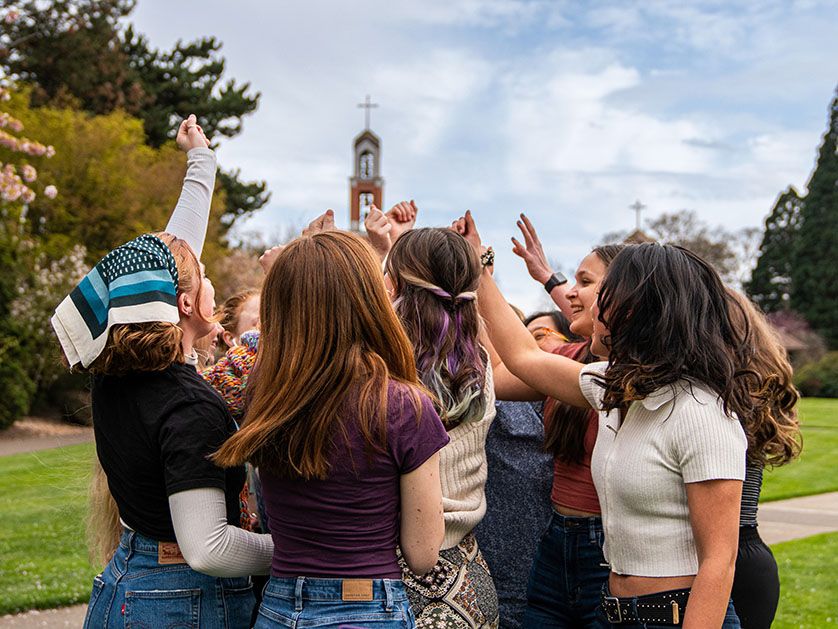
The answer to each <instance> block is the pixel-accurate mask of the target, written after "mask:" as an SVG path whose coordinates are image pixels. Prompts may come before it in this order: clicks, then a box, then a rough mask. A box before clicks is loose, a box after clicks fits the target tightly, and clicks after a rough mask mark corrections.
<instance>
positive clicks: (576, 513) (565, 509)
mask: <svg viewBox="0 0 838 629" xmlns="http://www.w3.org/2000/svg"><path fill="white" fill-rule="evenodd" d="M553 509H555V510H556V512H558V513H561V514H562V515H569V516H571V517H577V518H579V517H581V518H589V517H597V518H598V517H600V515H601V514H600V513H591V512H590V511H580V510H579V509H571V508H570V507H563V506H562V505H560V504H556V503H555V502H554V503H553Z"/></svg>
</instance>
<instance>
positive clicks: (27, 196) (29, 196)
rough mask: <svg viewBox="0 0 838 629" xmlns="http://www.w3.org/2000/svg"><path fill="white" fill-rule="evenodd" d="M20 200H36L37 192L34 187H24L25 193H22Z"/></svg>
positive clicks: (27, 201) (29, 201) (28, 201)
mask: <svg viewBox="0 0 838 629" xmlns="http://www.w3.org/2000/svg"><path fill="white" fill-rule="evenodd" d="M20 200H21V201H23V202H24V203H32V201H34V200H35V192H34V191H33V190H32V188H27V187H24V189H23V193H22V194H21V195H20Z"/></svg>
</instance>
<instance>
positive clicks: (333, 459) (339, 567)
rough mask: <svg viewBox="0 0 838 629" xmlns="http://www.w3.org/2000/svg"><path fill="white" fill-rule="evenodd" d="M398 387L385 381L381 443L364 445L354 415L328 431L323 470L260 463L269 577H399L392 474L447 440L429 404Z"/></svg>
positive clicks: (397, 498)
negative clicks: (296, 473)
mask: <svg viewBox="0 0 838 629" xmlns="http://www.w3.org/2000/svg"><path fill="white" fill-rule="evenodd" d="M404 389H406V387H405V386H404V385H398V384H397V383H395V382H393V381H390V383H389V388H388V398H389V402H388V414H387V424H386V426H387V449H386V451H381V450H374V449H371V448H370V447H369V446H367V445H366V443H365V441H364V437H363V435H362V433H361V430H360V428H359V426H358V424H357V423H356V422H354V421H353V420H354V416H353V415H351V414H348V416H347V418H346V419H345V421H344V423H343V427H344V430H345V435H346V438H344V436H343V435H341V432H340V431H336V433H335V439H334V442H333V452H332V453H331V455H330V463H331V467H330V469H329V474H328V476H327V478H325V479H322V480H319V479H312V480H305V479H301V478H293V479H292V478H287V477H286V478H284V477H282V476H281V475H277V474H275V473H271V471H270V470H268V469H262V470H261V477H262V488H263V492H264V496H265V502H266V507H267V511H268V514H269V522H270V529H271V531H272V535H273V540H274V548H275V552H274V559H273V566H272V574H273V575H274V576H277V577H296V576H298V575H306V576H312V577H372V578H393V579H398V578H400V577H401V570H400V569H399V567H398V564H397V562H396V545H397V544H398V539H399V508H400V495H399V480H400V477H401V476H402V475H403V474H407V473H408V472H411V471H413V470H414V469H416V468H417V467H419V466H420V465H421V464H422V463H424V462H425V461H426V460H427V459H428V457H429V456H430V455H431V454H433V453H434V452H436V451H437V450H439V449H440V448H441V447H442V446H443V445H445V443H447V441H448V436H447V435H446V433H445V431H444V429H443V427H442V424H441V423H440V421H439V418H438V416H437V414H436V411H434V408H433V405H432V404H431V402H430V400H429V399H428V398H427V397H426V396H424V395H423V396H421V401H422V406H421V409H420V410H421V414H420V416H419V417H417V415H416V410H415V407H414V402H413V398H412V397H411V396H409V395H406V394H405V390H404Z"/></svg>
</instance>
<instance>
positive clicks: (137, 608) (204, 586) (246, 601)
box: [84, 530, 256, 629]
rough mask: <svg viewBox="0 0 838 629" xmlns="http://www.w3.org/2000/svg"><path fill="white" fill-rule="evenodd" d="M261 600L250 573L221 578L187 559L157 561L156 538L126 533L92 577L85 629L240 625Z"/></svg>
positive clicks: (233, 627)
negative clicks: (195, 568) (111, 555)
mask: <svg viewBox="0 0 838 629" xmlns="http://www.w3.org/2000/svg"><path fill="white" fill-rule="evenodd" d="M255 602H256V599H255V598H254V596H253V586H252V585H251V583H250V578H249V577H236V578H227V579H225V578H219V577H211V576H208V575H206V574H202V573H200V572H196V571H195V570H193V569H192V568H190V567H189V566H188V565H187V564H185V563H180V564H160V563H158V554H157V542H156V541H155V540H153V539H150V538H148V537H145V536H144V535H140V534H139V533H136V532H134V531H127V530H126V531H124V532H123V534H122V539H121V540H120V542H119V546H118V547H117V549H116V553H114V556H113V558H112V559H111V560H110V562H109V563H108V565H107V566H106V567H105V570H104V571H103V572H102V573H101V574H100V575H98V576H96V577H95V578H94V579H93V592H92V593H91V595H90V603H89V605H88V607H87V615H86V616H85V619H84V627H85V629H88V628H90V629H102V628H103V627H120V628H121V629H122V628H126V629H127V628H128V627H130V628H131V629H168V628H169V627H177V628H178V629H191V628H195V629H198V628H200V629H240V628H241V627H248V626H250V615H251V612H252V610H253V606H254V605H255Z"/></svg>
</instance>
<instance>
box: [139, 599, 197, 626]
mask: <svg viewBox="0 0 838 629" xmlns="http://www.w3.org/2000/svg"><path fill="white" fill-rule="evenodd" d="M124 613H125V629H199V628H200V622H201V590H200V589H195V590H145V591H143V590H135V591H130V592H126V594H125V611H124Z"/></svg>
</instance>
